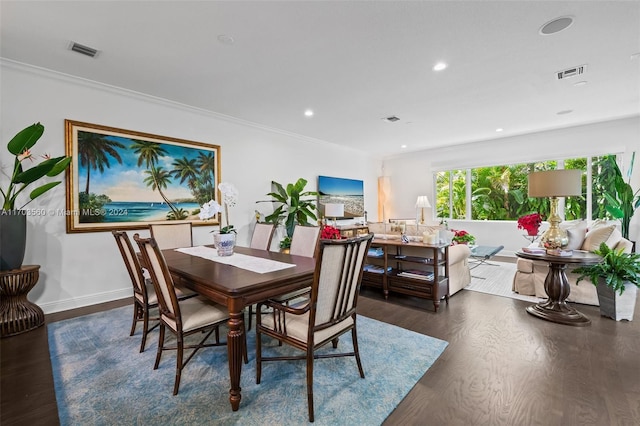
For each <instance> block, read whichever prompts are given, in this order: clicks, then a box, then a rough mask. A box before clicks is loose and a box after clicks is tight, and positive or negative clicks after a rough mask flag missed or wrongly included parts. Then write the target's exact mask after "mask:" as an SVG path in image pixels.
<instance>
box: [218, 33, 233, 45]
mask: <svg viewBox="0 0 640 426" xmlns="http://www.w3.org/2000/svg"><path fill="white" fill-rule="evenodd" d="M218 41H219V42H220V43H222V44H233V43H235V42H236V41H235V40H234V39H233V37H231V36H229V35H226V34H220V35H219V36H218Z"/></svg>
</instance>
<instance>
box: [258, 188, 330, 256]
mask: <svg viewBox="0 0 640 426" xmlns="http://www.w3.org/2000/svg"><path fill="white" fill-rule="evenodd" d="M271 185H272V188H273V189H274V192H269V193H268V194H267V195H268V196H270V197H271V200H262V201H256V203H275V204H276V208H275V210H274V211H273V213H271V214H270V215H268V216H265V221H266V222H268V223H274V224H276V225H279V224H284V227H285V229H286V233H287V235H286V237H285V239H284V240H283V241H288V242H289V244H290V242H291V237H292V236H293V230H294V229H295V226H296V225H311V224H313V222H310V221H314V222H315V221H317V220H318V218H317V216H316V214H315V211H317V207H316V197H317V196H318V193H317V192H316V191H305V190H304V188H305V186H307V181H306V180H305V179H303V178H300V179H298V180H297V182H296V183H289V184H287V186H286V188H285V187H284V186H282V185H281V184H279V183H278V182H276V181H271ZM285 246H286V244H285ZM281 247H282V245H281ZM282 248H287V247H282Z"/></svg>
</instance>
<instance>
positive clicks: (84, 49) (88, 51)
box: [69, 41, 98, 58]
mask: <svg viewBox="0 0 640 426" xmlns="http://www.w3.org/2000/svg"><path fill="white" fill-rule="evenodd" d="M69 50H73V51H74V52H78V53H82V54H83V55H86V56H89V57H91V58H95V57H96V56H97V55H98V51H97V50H96V49H94V48H92V47H89V46H84V45H82V44H80V43H76V42H75V41H74V42H71V44H70V45H69Z"/></svg>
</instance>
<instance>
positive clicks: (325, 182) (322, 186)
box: [318, 176, 364, 219]
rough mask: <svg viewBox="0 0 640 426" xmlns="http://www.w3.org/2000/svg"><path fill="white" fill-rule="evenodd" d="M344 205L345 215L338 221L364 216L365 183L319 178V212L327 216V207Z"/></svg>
mask: <svg viewBox="0 0 640 426" xmlns="http://www.w3.org/2000/svg"><path fill="white" fill-rule="evenodd" d="M327 204H332V205H342V206H344V209H343V210H344V213H343V216H341V217H336V219H345V218H354V217H363V216H364V182H363V181H361V180H358V179H345V178H338V177H331V176H318V210H319V211H320V214H322V215H323V216H324V215H325V205H327Z"/></svg>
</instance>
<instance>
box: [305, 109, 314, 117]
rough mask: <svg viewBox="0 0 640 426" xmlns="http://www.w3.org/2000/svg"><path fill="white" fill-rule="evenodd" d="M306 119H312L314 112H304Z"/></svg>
mask: <svg viewBox="0 0 640 426" xmlns="http://www.w3.org/2000/svg"><path fill="white" fill-rule="evenodd" d="M304 115H305V117H312V116H313V111H312V110H310V109H308V110H306V111H305V112H304Z"/></svg>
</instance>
